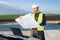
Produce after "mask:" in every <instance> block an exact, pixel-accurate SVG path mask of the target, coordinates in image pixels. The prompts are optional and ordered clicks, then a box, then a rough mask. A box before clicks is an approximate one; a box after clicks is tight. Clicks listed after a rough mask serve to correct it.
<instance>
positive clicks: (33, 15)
mask: <svg viewBox="0 0 60 40" xmlns="http://www.w3.org/2000/svg"><path fill="white" fill-rule="evenodd" d="M32 17H33V18H34V19H35V13H33V14H32ZM42 20H43V13H41V12H40V13H39V16H38V20H37V22H38V23H39V24H40V23H42ZM37 30H38V31H44V26H42V27H39V28H37Z"/></svg>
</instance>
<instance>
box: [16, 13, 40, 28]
mask: <svg viewBox="0 0 60 40" xmlns="http://www.w3.org/2000/svg"><path fill="white" fill-rule="evenodd" d="M15 21H16V22H17V23H18V24H20V25H21V26H22V27H23V28H38V27H41V26H40V25H39V24H38V23H37V22H36V21H35V20H34V19H33V18H32V16H31V14H27V15H25V16H23V17H22V19H20V18H16V19H15Z"/></svg>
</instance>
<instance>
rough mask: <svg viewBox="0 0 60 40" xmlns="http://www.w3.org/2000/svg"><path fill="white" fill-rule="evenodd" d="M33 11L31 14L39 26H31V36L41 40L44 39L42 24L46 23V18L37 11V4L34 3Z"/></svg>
mask: <svg viewBox="0 0 60 40" xmlns="http://www.w3.org/2000/svg"><path fill="white" fill-rule="evenodd" d="M32 8H33V11H34V13H33V14H32V17H33V18H34V19H35V20H36V21H37V22H38V23H39V25H40V26H42V27H39V28H32V36H33V37H35V38H39V39H41V40H45V37H44V25H46V19H45V15H44V14H43V13H42V12H40V11H39V6H38V5H36V4H33V5H32ZM22 17H23V16H20V17H19V18H22Z"/></svg>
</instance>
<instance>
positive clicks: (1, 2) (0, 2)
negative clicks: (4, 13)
mask: <svg viewBox="0 0 60 40" xmlns="http://www.w3.org/2000/svg"><path fill="white" fill-rule="evenodd" d="M0 4H6V5H9V4H8V3H7V2H3V1H0Z"/></svg>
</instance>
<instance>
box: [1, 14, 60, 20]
mask: <svg viewBox="0 0 60 40" xmlns="http://www.w3.org/2000/svg"><path fill="white" fill-rule="evenodd" d="M21 15H24V14H18V15H0V20H14V19H15V18H17V17H19V16H21ZM45 15H46V16H55V15H60V14H45Z"/></svg>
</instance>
